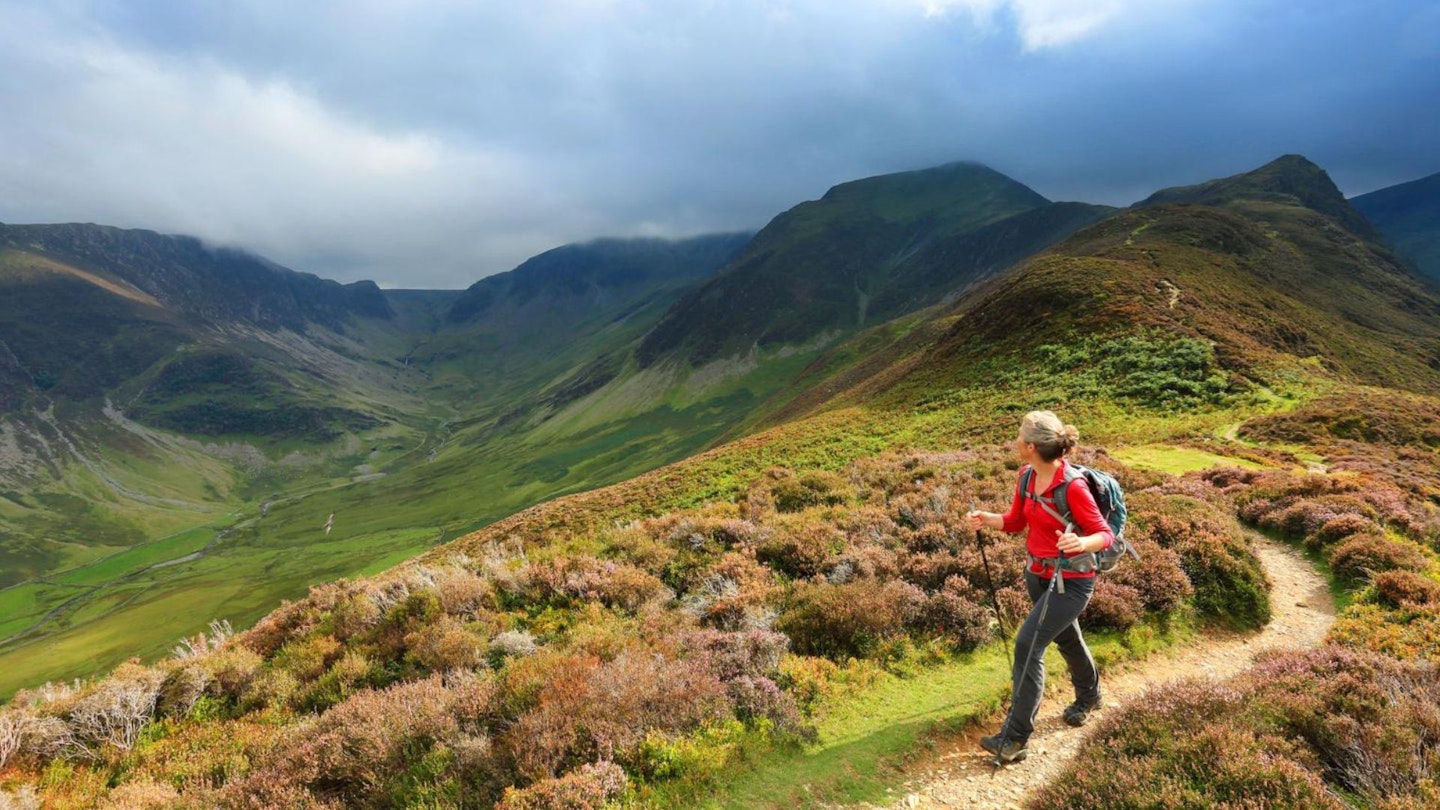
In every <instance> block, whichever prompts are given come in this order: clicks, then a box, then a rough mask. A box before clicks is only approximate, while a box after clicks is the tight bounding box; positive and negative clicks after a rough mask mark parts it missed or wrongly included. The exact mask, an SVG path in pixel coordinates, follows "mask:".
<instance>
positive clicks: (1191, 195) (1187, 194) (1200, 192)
mask: <svg viewBox="0 0 1440 810" xmlns="http://www.w3.org/2000/svg"><path fill="white" fill-rule="evenodd" d="M1241 200H1248V201H1261V202H1281V203H1290V204H1293V205H1302V206H1305V207H1306V208H1310V209H1312V210H1315V211H1319V212H1320V213H1322V214H1326V215H1328V216H1330V217H1332V218H1334V219H1335V220H1337V221H1338V222H1340V224H1342V225H1344V226H1345V227H1346V228H1348V229H1349V230H1350V231H1352V232H1354V233H1356V234H1358V235H1360V236H1363V237H1366V238H1371V237H1373V236H1374V235H1375V232H1374V229H1373V228H1372V227H1371V225H1370V223H1369V222H1367V221H1366V220H1365V217H1363V216H1361V215H1360V213H1359V212H1358V211H1356V210H1355V209H1354V208H1352V207H1351V206H1350V204H1349V203H1348V202H1346V201H1345V195H1344V194H1341V193H1340V189H1339V188H1337V187H1336V186H1335V183H1334V181H1332V180H1331V179H1330V175H1329V174H1327V173H1326V172H1325V170H1324V169H1322V168H1320V167H1319V166H1318V165H1316V164H1315V163H1314V162H1313V161H1311V160H1310V159H1309V158H1306V157H1305V156H1303V155H1282V156H1280V157H1278V158H1276V159H1275V160H1272V161H1270V162H1269V163H1266V164H1265V165H1264V166H1261V167H1260V168H1258V169H1254V170H1253V171H1248V172H1245V173H1243V174H1237V175H1233V176H1231V177H1222V178H1220V179H1218V180H1211V181H1209V182H1205V183H1200V184H1198V185H1193V186H1177V187H1175V188H1167V189H1162V190H1160V191H1157V192H1155V193H1154V194H1152V195H1150V196H1149V197H1148V198H1146V199H1145V200H1143V201H1141V202H1139V203H1136V204H1135V206H1134V207H1136V208H1148V207H1151V206H1156V205H1165V204H1171V203H1182V204H1185V203H1188V204H1191V205H1226V204H1229V203H1234V202H1239V201H1241Z"/></svg>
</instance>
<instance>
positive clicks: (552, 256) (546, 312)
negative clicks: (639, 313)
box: [447, 233, 752, 331]
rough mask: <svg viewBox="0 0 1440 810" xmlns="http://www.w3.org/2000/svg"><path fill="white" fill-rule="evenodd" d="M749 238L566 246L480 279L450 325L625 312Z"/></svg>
mask: <svg viewBox="0 0 1440 810" xmlns="http://www.w3.org/2000/svg"><path fill="white" fill-rule="evenodd" d="M751 235H752V234H750V233H732V234H711V235H706V236H699V237H694V238H691V239H681V240H674V241H671V240H663V239H600V240H596V241H593V242H587V243H584V244H573V245H565V246H563V247H558V248H555V249H554V250H548V251H546V252H544V253H541V254H540V255H538V256H535V257H534V258H531V259H528V260H526V261H525V262H524V263H523V264H521V265H520V266H519V267H516V268H515V269H514V270H511V271H510V272H508V273H499V274H497V275H493V276H489V277H487V278H484V279H481V280H480V281H477V282H475V283H474V284H473V285H471V286H470V288H469V289H467V290H466V291H465V292H464V293H463V294H462V295H461V297H460V299H459V300H458V301H456V302H455V304H454V306H453V307H452V308H451V310H450V312H449V315H448V316H447V320H449V322H451V323H474V324H483V325H484V326H485V327H488V328H490V329H492V330H495V331H511V330H515V329H521V330H525V329H536V328H537V327H538V328H540V329H548V328H551V327H553V326H555V325H556V322H557V321H558V320H560V319H565V318H574V317H576V316H580V317H585V316H588V315H590V314H591V313H593V312H595V311H597V310H602V309H609V310H611V311H614V310H617V309H618V310H621V311H623V309H624V308H625V307H626V306H627V305H629V304H635V303H638V302H640V301H643V300H644V299H646V298H648V297H650V296H652V295H654V294H655V293H656V292H658V291H659V290H660V289H670V288H674V287H677V286H683V285H686V284H691V283H694V282H696V281H699V280H702V279H704V278H707V277H709V276H711V275H713V274H714V273H715V271H716V270H718V269H720V268H721V267H722V266H724V265H725V264H726V263H727V262H729V261H730V259H732V258H734V256H735V254H736V253H737V252H738V251H739V250H740V248H741V247H743V246H744V245H745V243H746V242H747V241H749V239H750V237H751Z"/></svg>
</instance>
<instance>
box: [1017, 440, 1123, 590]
mask: <svg viewBox="0 0 1440 810" xmlns="http://www.w3.org/2000/svg"><path fill="white" fill-rule="evenodd" d="M1065 463H1066V462H1065V459H1063V458H1062V459H1060V460H1059V464H1058V466H1056V467H1055V478H1054V480H1052V481H1051V482H1050V486H1049V487H1047V488H1046V489H1045V491H1044V492H1041V493H1040V494H1041V495H1044V496H1047V497H1050V498H1054V497H1055V488H1056V487H1058V486H1060V484H1062V483H1063V482H1064V481H1065ZM1025 470H1026V468H1025V467H1021V468H1020V480H1023V478H1024V476H1025ZM1038 477H1039V476H1038V475H1034V476H1031V477H1030V491H1031V492H1032V493H1033V492H1034V491H1035V483H1036V478H1038ZM1020 480H1017V481H1016V482H1015V499H1014V500H1013V501H1012V502H1011V504H1010V511H1008V512H1006V513H1005V514H1004V515H1002V516H1001V521H1002V523H1001V528H1002V529H1004V530H1005V531H1006V532H1009V533H1011V534H1014V533H1015V532H1018V531H1020V530H1021V529H1027V528H1028V529H1029V531H1028V532H1026V534H1025V550H1026V551H1028V552H1029V553H1030V556H1031V557H1034V558H1037V559H1042V560H1043V559H1054V558H1056V557H1061V556H1066V555H1062V554H1061V553H1060V547H1059V546H1058V545H1056V542H1057V541H1058V540H1059V538H1060V533H1061V532H1062V531H1063V530H1064V528H1065V526H1064V524H1062V523H1061V522H1060V521H1058V520H1056V519H1055V518H1054V516H1052V515H1051V514H1050V513H1049V512H1046V511H1045V510H1044V509H1043V508H1042V507H1041V506H1040V504H1039V503H1038V502H1036V501H1035V500H1033V499H1031V498H1026V497H1024V496H1022V495H1021V494H1020ZM1065 496H1066V498H1067V499H1068V500H1067V502H1068V504H1069V506H1070V515H1071V517H1073V518H1074V519H1075V528H1074V532H1075V533H1076V534H1078V535H1081V536H1087V535H1092V534H1101V535H1104V536H1105V548H1109V547H1110V544H1111V543H1114V542H1115V534H1114V533H1113V532H1111V531H1110V526H1109V525H1108V524H1106V523H1105V519H1104V518H1103V517H1101V516H1100V507H1098V506H1096V505H1095V496H1094V495H1092V494H1090V487H1089V486H1087V485H1086V484H1085V480H1084V479H1083V478H1081V477H1076V478H1075V480H1073V481H1071V482H1070V488H1069V489H1068V490H1066V491H1065ZM1030 570H1031V571H1032V572H1034V573H1035V574H1037V575H1039V576H1042V577H1050V576H1053V575H1054V569H1053V568H1051V567H1050V566H1048V565H1041V564H1040V563H1038V562H1034V563H1031V564H1030ZM1061 574H1062V575H1063V576H1064V577H1065V578H1066V579H1083V578H1086V577H1093V576H1095V572H1094V571H1091V572H1089V573H1085V574H1082V573H1080V572H1079V571H1062V572H1061Z"/></svg>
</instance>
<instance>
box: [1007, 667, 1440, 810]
mask: <svg viewBox="0 0 1440 810" xmlns="http://www.w3.org/2000/svg"><path fill="white" fill-rule="evenodd" d="M1437 705H1440V671H1437V669H1436V668H1435V666H1434V665H1433V664H1430V663H1418V662H1402V661H1396V660H1394V659H1392V658H1388V657H1385V656H1382V655H1377V654H1375V653H1369V652H1359V651H1354V650H1348V649H1345V648H1342V647H1336V646H1328V647H1323V648H1320V649H1316V650H1307V651H1287V652H1278V653H1271V654H1269V655H1267V656H1266V657H1265V658H1263V659H1262V660H1260V661H1259V662H1258V664H1257V665H1256V666H1255V667H1254V668H1253V669H1252V670H1250V671H1249V672H1247V673H1246V674H1244V675H1242V676H1240V677H1238V678H1236V679H1235V680H1233V681H1231V682H1230V683H1227V684H1223V685H1215V684H1206V683H1202V682H1198V681H1179V682H1176V683H1171V684H1166V685H1164V686H1161V687H1158V688H1156V689H1152V690H1151V691H1150V692H1148V693H1147V694H1146V695H1145V697H1144V698H1143V699H1142V700H1140V701H1137V703H1136V704H1135V706H1134V707H1133V708H1130V709H1127V710H1126V711H1125V712H1123V713H1120V714H1117V715H1114V716H1111V717H1107V718H1106V719H1105V720H1104V722H1103V723H1102V724H1101V726H1100V727H1099V728H1098V729H1097V730H1096V732H1095V733H1094V734H1093V735H1092V736H1091V737H1090V739H1088V740H1087V742H1086V744H1085V746H1084V748H1083V749H1082V750H1081V751H1080V753H1079V754H1078V756H1077V760H1076V761H1077V763H1085V762H1087V761H1088V762H1092V763H1093V762H1100V761H1103V762H1105V763H1106V767H1103V768H1096V767H1087V768H1084V769H1083V770H1078V769H1072V770H1071V771H1070V772H1069V773H1067V774H1066V775H1064V776H1062V777H1061V778H1059V779H1057V780H1055V781H1054V782H1053V783H1052V784H1051V785H1049V786H1047V787H1046V788H1045V789H1044V790H1042V791H1041V792H1040V794H1039V795H1038V796H1037V797H1036V798H1035V800H1034V802H1033V803H1032V806H1035V807H1061V806H1069V807H1099V806H1104V807H1114V808H1202V807H1207V808H1211V807H1220V808H1245V807H1277V808H1279V807H1297V808H1298V807H1322V808H1345V807H1352V806H1361V807H1374V808H1394V809H1395V810H1399V809H1400V808H1420V807H1433V806H1435V802H1436V801H1437V800H1440V791H1437V789H1436V787H1435V784H1434V781H1433V779H1432V774H1433V772H1434V768H1435V767H1436V766H1437V765H1440V762H1437V752H1440V709H1437Z"/></svg>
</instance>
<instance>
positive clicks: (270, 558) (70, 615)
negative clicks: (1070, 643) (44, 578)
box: [0, 530, 436, 698]
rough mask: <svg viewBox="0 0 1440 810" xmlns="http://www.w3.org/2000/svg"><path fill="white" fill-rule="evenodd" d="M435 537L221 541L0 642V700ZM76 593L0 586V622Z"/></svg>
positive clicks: (243, 614)
mask: <svg viewBox="0 0 1440 810" xmlns="http://www.w3.org/2000/svg"><path fill="white" fill-rule="evenodd" d="M197 531H198V530H197ZM316 534H317V535H319V537H320V538H323V537H324V535H323V533H320V532H316ZM435 539H436V533H435V532H434V531H431V530H412V531H394V532H380V533H374V534H365V535H357V536H354V537H346V538H338V537H332V539H330V540H328V541H322V542H311V543H308V544H305V545H304V546H303V547H299V548H256V547H254V546H244V545H227V543H226V542H222V543H221V544H219V545H217V546H216V547H215V549H213V550H212V552H211V553H210V554H207V555H205V556H204V557H201V558H199V559H197V560H193V561H189V562H185V563H182V564H179V565H175V566H170V567H166V568H160V569H155V570H153V571H150V572H148V573H146V574H145V575H144V576H143V577H142V578H141V579H138V580H121V581H120V583H118V584H117V585H115V586H113V587H111V588H107V589H104V590H99V591H94V592H92V593H90V594H88V595H86V598H85V599H83V600H80V601H78V602H77V604H76V605H75V606H74V607H73V608H72V609H71V610H69V611H68V612H66V613H62V614H61V615H60V616H58V617H56V618H55V619H54V620H53V621H52V622H51V623H50V624H48V625H47V631H48V632H47V633H46V634H45V635H43V636H41V637H38V638H28V639H26V640H24V641H22V642H19V643H12V644H9V645H5V646H0V698H7V697H9V696H10V695H12V694H14V692H15V690H16V689H20V688H24V687H27V686H35V685H38V684H40V683H43V682H45V681H47V680H69V679H71V678H76V677H85V676H88V675H92V674H98V673H101V672H105V671H107V670H109V669H111V668H113V667H114V666H115V665H116V664H119V663H120V662H122V661H125V660H127V659H129V658H131V657H134V656H139V657H141V658H143V659H147V660H150V659H154V658H156V657H158V656H162V655H165V654H167V653H168V652H169V651H170V649H171V648H172V647H174V645H175V644H176V643H177V642H178V641H179V639H180V638H181V637H183V636H186V635H193V634H194V633H198V632H200V631H201V630H203V629H204V628H205V626H206V625H207V624H208V623H209V622H210V620H211V619H228V620H230V621H231V622H232V623H233V624H235V626H237V627H243V626H247V625H249V624H251V623H253V622H254V621H255V620H256V619H258V618H260V617H261V616H263V615H265V614H266V613H268V612H269V611H270V610H272V609H273V608H274V607H275V606H276V605H277V604H278V603H279V601H280V600H281V599H295V598H299V597H301V596H303V595H304V594H305V592H306V590H307V589H308V587H309V586H310V585H312V584H317V583H321V582H328V581H331V580H334V579H339V578H341V577H353V576H360V575H363V574H367V573H374V572H376V571H379V570H384V569H385V568H387V567H389V566H390V565H392V564H394V563H397V562H400V561H403V560H406V559H409V558H411V557H413V556H415V555H416V554H418V553H420V552H421V551H424V550H425V549H427V548H429V547H430V546H431V545H433V543H434V541H435ZM202 545H203V544H202ZM84 593H85V592H84V591H82V590H80V589H78V588H58V587H55V586H40V585H31V586H24V587H22V588H12V589H9V590H6V591H0V616H5V617H12V616H13V617H14V618H7V620H6V622H5V623H4V624H0V627H6V628H10V629H11V631H12V632H13V631H14V630H19V629H24V628H25V627H28V626H29V625H30V624H33V623H34V622H35V621H36V620H38V619H39V618H40V617H41V616H43V615H44V614H45V612H46V611H48V610H49V609H51V608H52V607H54V606H55V605H58V604H59V603H60V602H61V601H63V600H64V599H70V598H74V597H76V596H79V595H82V594H84Z"/></svg>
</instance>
